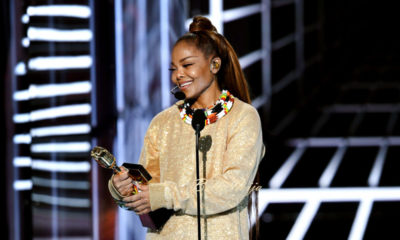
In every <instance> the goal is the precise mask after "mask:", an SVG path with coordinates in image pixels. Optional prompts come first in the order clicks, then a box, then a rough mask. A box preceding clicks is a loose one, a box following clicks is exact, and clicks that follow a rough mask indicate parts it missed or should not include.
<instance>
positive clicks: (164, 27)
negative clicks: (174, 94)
mask: <svg viewBox="0 0 400 240" xmlns="http://www.w3.org/2000/svg"><path fill="white" fill-rule="evenodd" d="M168 14H169V0H160V38H161V44H160V55H161V61H160V67H161V107H162V108H163V109H165V108H167V107H168V106H169V105H170V94H169V90H168V88H169V86H170V85H169V82H170V81H169V72H168V69H167V66H168V65H169V61H168V59H169V55H170V52H169V16H168Z"/></svg>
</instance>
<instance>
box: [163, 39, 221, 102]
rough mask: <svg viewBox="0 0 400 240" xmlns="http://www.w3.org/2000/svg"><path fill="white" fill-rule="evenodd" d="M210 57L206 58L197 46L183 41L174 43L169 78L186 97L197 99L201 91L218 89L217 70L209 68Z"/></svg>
mask: <svg viewBox="0 0 400 240" xmlns="http://www.w3.org/2000/svg"><path fill="white" fill-rule="evenodd" d="M211 60H212V57H211V56H210V57H209V58H206V57H205V56H204V54H203V53H202V52H201V51H200V50H199V49H197V47H196V46H195V45H194V44H192V43H188V42H185V41H182V42H179V43H178V44H177V45H175V47H174V49H173V50H172V55H171V69H170V70H171V78H172V82H173V83H175V84H176V85H177V86H179V88H180V89H181V91H182V92H183V93H185V96H186V98H187V99H197V98H199V97H200V96H201V95H202V94H203V93H206V92H210V91H211V92H212V91H219V88H218V83H217V81H216V77H215V76H214V75H215V74H216V72H217V71H218V70H216V71H215V70H213V68H210V64H211Z"/></svg>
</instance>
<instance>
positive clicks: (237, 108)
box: [139, 99, 264, 240]
mask: <svg viewBox="0 0 400 240" xmlns="http://www.w3.org/2000/svg"><path fill="white" fill-rule="evenodd" d="M199 143H200V155H199V156H200V177H201V178H202V181H201V191H200V193H201V197H200V199H201V215H202V218H201V229H202V239H209V240H212V239H218V240H220V239H226V240H227V239H248V238H249V220H248V211H247V199H248V196H249V194H248V192H249V189H250V187H251V185H252V183H253V179H254V177H255V174H256V171H257V167H258V164H259V162H260V159H261V158H262V156H263V154H264V148H263V143H262V131H261V123H260V118H259V115H258V113H257V111H256V109H255V108H254V107H252V106H251V105H249V104H247V103H244V102H242V101H240V100H239V99H236V100H235V103H234V105H233V107H232V109H231V111H230V112H229V113H228V114H227V115H226V116H224V117H223V118H221V119H219V120H218V121H217V122H215V123H213V124H210V125H207V126H205V128H204V129H203V130H202V131H201V139H200V141H199ZM195 144H196V138H195V133H194V130H193V128H192V126H191V125H189V124H187V123H185V122H184V121H182V119H181V118H180V115H179V109H178V107H177V105H173V106H171V107H170V108H168V109H166V110H164V111H163V112H161V113H159V114H158V115H157V116H156V117H154V119H153V120H152V122H151V123H150V126H149V128H148V130H147V133H146V136H145V139H144V146H143V149H142V153H141V156H140V161H139V162H140V164H142V165H143V166H144V167H145V168H146V169H147V170H148V171H149V173H150V174H151V175H152V176H153V179H152V180H151V181H150V185H149V186H150V203H151V208H152V210H156V209H159V208H168V209H174V210H175V211H176V213H175V214H174V215H173V216H172V217H171V218H170V219H169V220H168V221H167V223H166V224H165V225H164V227H163V228H162V230H161V231H159V232H151V230H149V231H148V233H147V237H146V239H174V240H178V239H182V240H183V239H184V240H190V239H197V217H196V215H197V205H196V203H197V202H196V201H197V200H196V199H197V198H196V151H195V150H196V146H195Z"/></svg>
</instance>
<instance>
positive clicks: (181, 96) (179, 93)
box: [171, 86, 186, 100]
mask: <svg viewBox="0 0 400 240" xmlns="http://www.w3.org/2000/svg"><path fill="white" fill-rule="evenodd" d="M171 94H172V95H174V97H175V98H176V99H178V100H184V99H185V98H186V96H185V94H184V93H183V92H182V91H181V90H180V89H179V86H175V87H174V88H172V89H171Z"/></svg>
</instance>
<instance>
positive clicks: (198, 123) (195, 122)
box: [192, 109, 206, 240]
mask: <svg viewBox="0 0 400 240" xmlns="http://www.w3.org/2000/svg"><path fill="white" fill-rule="evenodd" d="M205 121H206V116H205V114H204V111H203V110H200V109H197V110H196V111H194V113H193V118H192V127H193V129H194V130H195V132H196V183H197V184H196V191H197V231H198V239H199V240H201V224H200V223H201V222H200V167H199V165H200V164H199V150H200V148H199V139H200V131H201V130H203V128H204V126H205Z"/></svg>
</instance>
